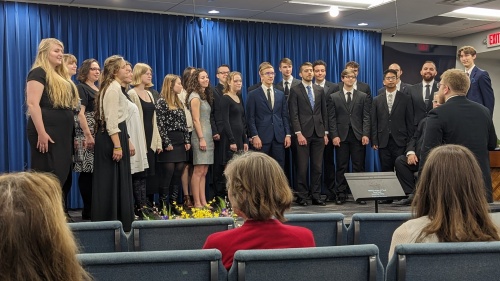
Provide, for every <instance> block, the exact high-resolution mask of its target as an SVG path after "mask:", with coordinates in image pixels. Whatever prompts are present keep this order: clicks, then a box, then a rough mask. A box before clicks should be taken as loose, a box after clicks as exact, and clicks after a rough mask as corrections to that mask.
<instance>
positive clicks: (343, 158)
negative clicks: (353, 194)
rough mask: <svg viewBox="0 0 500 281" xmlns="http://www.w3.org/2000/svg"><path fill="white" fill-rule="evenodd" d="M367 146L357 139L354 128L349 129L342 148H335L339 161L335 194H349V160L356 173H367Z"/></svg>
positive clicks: (341, 145) (341, 143) (341, 144)
mask: <svg viewBox="0 0 500 281" xmlns="http://www.w3.org/2000/svg"><path fill="white" fill-rule="evenodd" d="M364 150H365V146H364V145H363V144H362V143H361V141H360V140H358V139H357V138H356V136H355V135H354V132H353V130H352V128H349V132H348V133H347V137H346V139H345V141H342V142H340V146H337V147H335V151H336V161H337V173H336V177H337V187H336V189H335V193H336V194H337V195H338V194H344V195H345V194H346V193H347V191H348V190H347V188H348V184H347V180H346V179H345V173H347V172H349V159H350V160H351V162H352V171H353V172H354V173H359V172H364V171H365V153H364Z"/></svg>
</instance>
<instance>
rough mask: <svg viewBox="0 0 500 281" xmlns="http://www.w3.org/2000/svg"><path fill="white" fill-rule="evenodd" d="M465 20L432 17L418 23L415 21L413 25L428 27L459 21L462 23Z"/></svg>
mask: <svg viewBox="0 0 500 281" xmlns="http://www.w3.org/2000/svg"><path fill="white" fill-rule="evenodd" d="M461 20H463V18H454V17H443V16H435V17H430V18H426V19H421V20H418V21H415V22H413V23H418V24H427V25H438V26H440V25H445V24H449V23H453V22H457V21H461Z"/></svg>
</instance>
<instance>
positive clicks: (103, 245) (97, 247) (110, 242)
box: [68, 221, 128, 253]
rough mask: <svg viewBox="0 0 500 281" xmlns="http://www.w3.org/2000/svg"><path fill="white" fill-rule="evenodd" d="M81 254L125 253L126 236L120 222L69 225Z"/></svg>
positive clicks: (126, 249)
mask: <svg viewBox="0 0 500 281" xmlns="http://www.w3.org/2000/svg"><path fill="white" fill-rule="evenodd" d="M68 225H69V228H70V229H71V231H72V232H73V235H74V236H75V238H76V240H77V242H78V244H79V245H80V252H81V253H107V252H127V251H128V244H127V236H126V235H125V232H123V227H122V223H121V222H120V221H96V222H75V223H69V224H68Z"/></svg>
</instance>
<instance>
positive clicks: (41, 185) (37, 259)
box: [0, 172, 90, 281]
mask: <svg viewBox="0 0 500 281" xmlns="http://www.w3.org/2000/svg"><path fill="white" fill-rule="evenodd" d="M0 226H1V227H0V237H1V239H0V280H4V281H14V280H40V281H41V280H90V277H89V275H88V274H87V273H86V272H85V270H84V269H83V268H82V266H81V265H80V264H79V262H78V260H77V258H76V254H77V253H78V247H77V244H76V242H75V238H74V237H73V234H72V232H71V230H70V229H69V227H68V224H67V223H66V216H65V215H64V210H63V205H62V196H61V185H60V183H59V180H58V179H57V178H56V177H55V176H54V175H53V174H49V173H35V172H21V173H11V174H3V175H0Z"/></svg>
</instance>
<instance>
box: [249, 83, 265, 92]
mask: <svg viewBox="0 0 500 281" xmlns="http://www.w3.org/2000/svg"><path fill="white" fill-rule="evenodd" d="M260 86H262V82H258V83H256V84H253V85H252V86H250V87H248V89H247V93H250V92H251V91H253V90H255V89H257V88H259V87H260Z"/></svg>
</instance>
